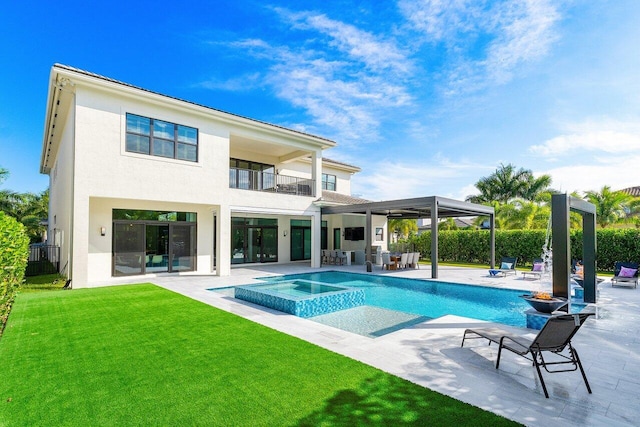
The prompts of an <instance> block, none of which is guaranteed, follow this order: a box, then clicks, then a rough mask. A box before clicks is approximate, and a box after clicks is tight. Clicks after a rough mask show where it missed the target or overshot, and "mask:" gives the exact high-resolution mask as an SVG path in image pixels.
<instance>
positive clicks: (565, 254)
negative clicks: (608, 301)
mask: <svg viewBox="0 0 640 427" xmlns="http://www.w3.org/2000/svg"><path fill="white" fill-rule="evenodd" d="M571 211H574V212H577V213H579V214H580V215H582V257H583V259H582V264H583V266H584V280H583V285H582V286H583V289H584V302H588V303H595V302H596V294H597V293H596V282H597V278H596V207H595V205H593V204H592V203H589V202H586V201H584V200H582V199H578V198H575V197H571V196H568V195H567V194H554V195H552V196H551V236H552V240H553V296H557V297H564V298H567V299H569V297H570V294H571V292H570V287H569V283H570V276H571V238H570V233H569V231H570V230H569V214H570V212H571Z"/></svg>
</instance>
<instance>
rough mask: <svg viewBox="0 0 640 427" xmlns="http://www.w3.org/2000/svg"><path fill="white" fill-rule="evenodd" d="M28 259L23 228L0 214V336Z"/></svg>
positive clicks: (27, 238) (3, 214)
mask: <svg viewBox="0 0 640 427" xmlns="http://www.w3.org/2000/svg"><path fill="white" fill-rule="evenodd" d="M28 258H29V237H28V236H27V233H26V231H25V229H24V226H23V225H22V224H20V223H19V222H18V221H16V220H15V219H14V218H12V217H10V216H8V215H6V214H5V213H4V212H0V335H2V331H3V330H4V325H5V323H6V322H7V318H8V317H9V312H10V311H11V304H13V299H14V298H15V293H16V290H17V289H18V286H19V285H20V284H21V283H22V280H23V279H24V272H25V269H26V268H27V261H28Z"/></svg>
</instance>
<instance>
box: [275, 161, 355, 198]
mask: <svg viewBox="0 0 640 427" xmlns="http://www.w3.org/2000/svg"><path fill="white" fill-rule="evenodd" d="M276 168H277V169H278V170H279V171H280V173H281V174H283V175H290V176H296V177H299V178H311V172H310V171H311V164H310V163H309V162H308V161H306V162H305V161H297V162H290V163H284V164H281V165H280V167H278V166H276ZM322 173H326V174H329V175H335V176H336V193H340V194H345V195H348V196H350V195H351V176H352V173H351V172H347V171H345V170H342V169H337V168H334V167H331V165H330V164H327V163H324V164H323V165H322ZM320 179H322V176H320Z"/></svg>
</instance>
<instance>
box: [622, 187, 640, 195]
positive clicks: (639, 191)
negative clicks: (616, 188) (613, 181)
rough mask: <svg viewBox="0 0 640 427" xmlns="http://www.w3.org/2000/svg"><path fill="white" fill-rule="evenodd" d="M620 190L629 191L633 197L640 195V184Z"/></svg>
mask: <svg viewBox="0 0 640 427" xmlns="http://www.w3.org/2000/svg"><path fill="white" fill-rule="evenodd" d="M620 191H622V192H623V193H627V194H628V195H630V196H633V197H640V186H637V187H629V188H624V189H622V190H620Z"/></svg>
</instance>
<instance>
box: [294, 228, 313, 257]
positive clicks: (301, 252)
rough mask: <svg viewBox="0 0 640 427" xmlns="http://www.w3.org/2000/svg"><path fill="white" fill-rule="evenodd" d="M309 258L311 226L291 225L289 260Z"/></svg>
mask: <svg viewBox="0 0 640 427" xmlns="http://www.w3.org/2000/svg"><path fill="white" fill-rule="evenodd" d="M304 259H311V228H308V227H291V261H299V260H304Z"/></svg>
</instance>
